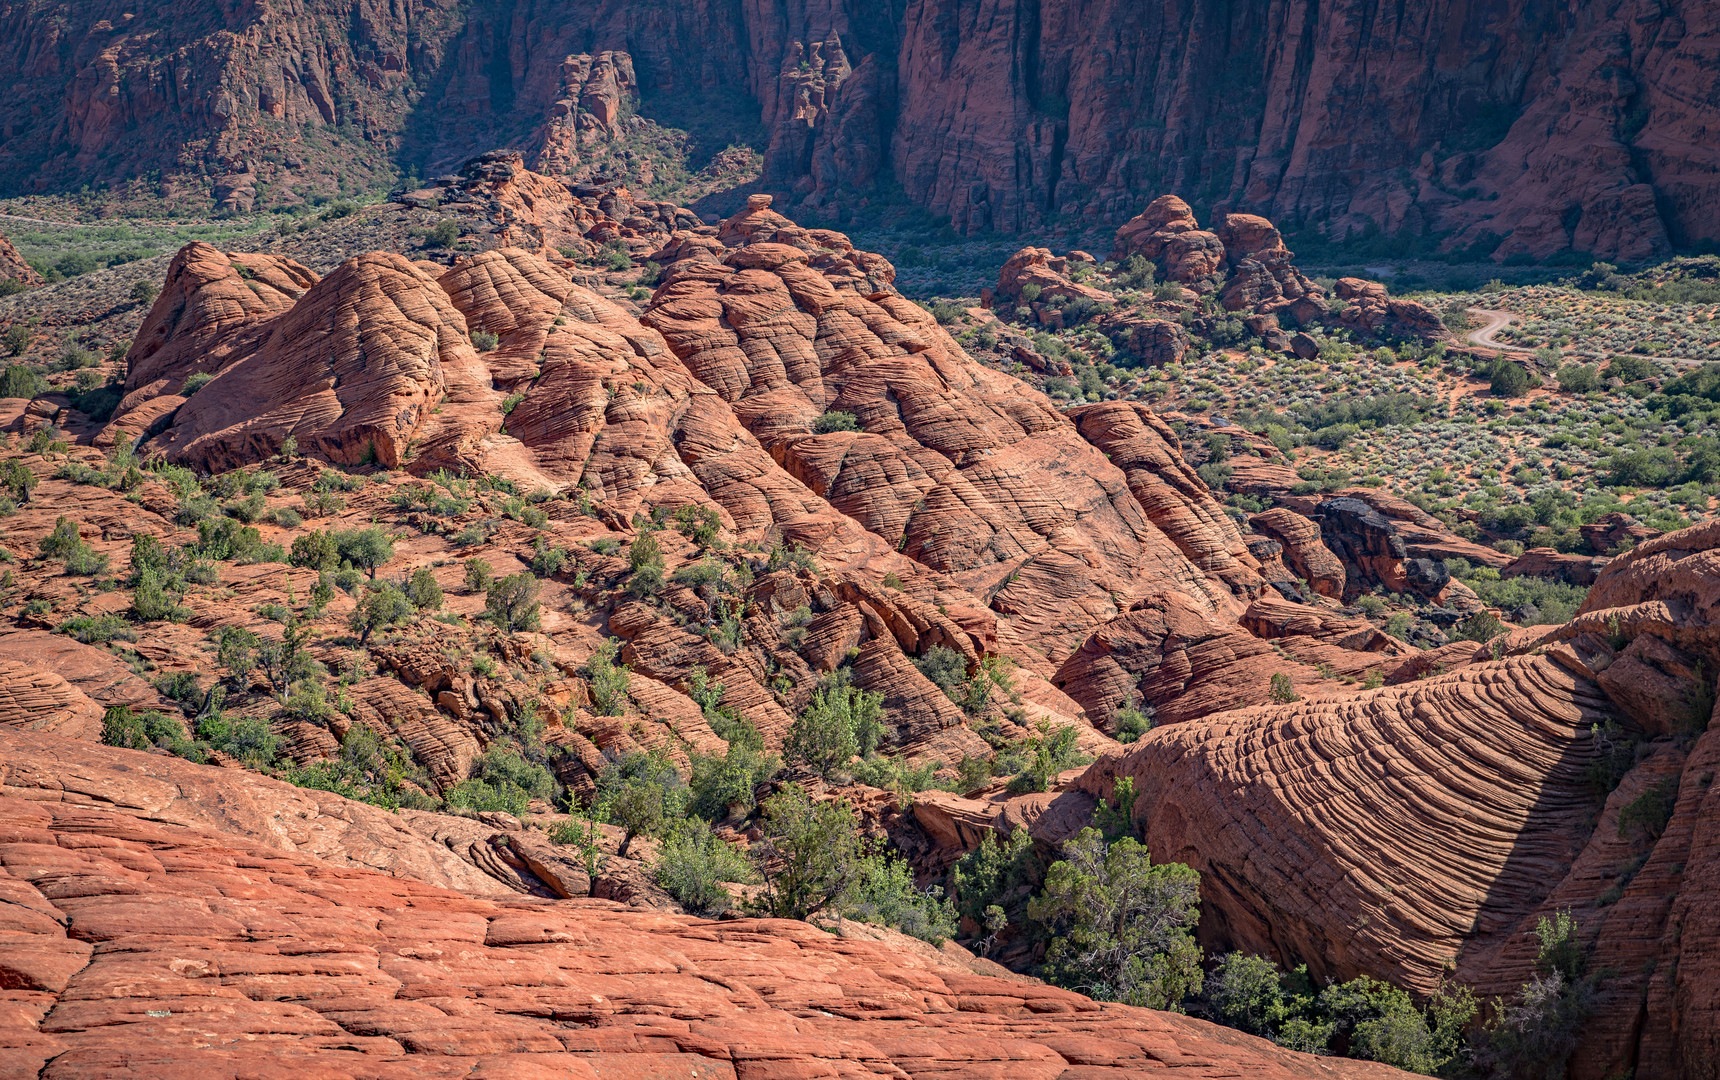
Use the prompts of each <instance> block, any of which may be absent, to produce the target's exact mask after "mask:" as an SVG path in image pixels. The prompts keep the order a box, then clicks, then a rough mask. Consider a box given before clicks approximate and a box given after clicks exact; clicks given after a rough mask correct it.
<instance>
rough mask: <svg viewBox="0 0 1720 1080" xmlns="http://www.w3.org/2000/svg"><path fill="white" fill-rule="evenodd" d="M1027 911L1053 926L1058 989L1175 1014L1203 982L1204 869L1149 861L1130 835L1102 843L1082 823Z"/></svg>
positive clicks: (1049, 957) (1051, 956) (1051, 972)
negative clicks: (1199, 940) (1198, 934)
mask: <svg viewBox="0 0 1720 1080" xmlns="http://www.w3.org/2000/svg"><path fill="white" fill-rule="evenodd" d="M1027 911H1028V917H1029V918H1031V919H1033V920H1034V921H1035V922H1038V923H1040V924H1042V925H1044V926H1045V927H1046V928H1047V929H1048V930H1049V931H1050V932H1051V935H1052V940H1051V947H1050V949H1048V950H1047V951H1046V954H1045V957H1046V967H1045V973H1046V976H1047V978H1048V979H1049V981H1051V982H1053V983H1056V984H1057V985H1058V986H1063V987H1067V988H1069V989H1074V990H1079V991H1080V992H1082V993H1085V994H1087V995H1088V996H1090V997H1095V998H1099V999H1100V1000H1104V1001H1121V1002H1124V1003H1125V1004H1129V1005H1140V1006H1144V1007H1146V1008H1150V1009H1165V1010H1171V1011H1177V1010H1180V1009H1181V1007H1182V1001H1183V999H1184V998H1186V997H1188V996H1189V995H1190V994H1192V993H1198V992H1199V990H1200V988H1201V967H1200V961H1201V954H1200V947H1199V946H1198V945H1196V944H1195V940H1194V927H1195V923H1196V921H1197V920H1198V918H1199V915H1200V875H1199V874H1197V873H1196V872H1195V871H1194V870H1192V869H1190V868H1189V867H1187V866H1184V865H1183V864H1181V863H1164V864H1159V865H1155V864H1154V863H1153V861H1152V857H1151V856H1150V855H1149V854H1148V852H1147V849H1146V848H1145V847H1143V846H1142V845H1141V844H1139V843H1137V842H1136V841H1134V840H1133V839H1129V838H1124V839H1121V840H1118V841H1117V842H1116V843H1114V844H1110V845H1107V844H1106V843H1105V840H1104V837H1103V836H1102V835H1101V834H1100V832H1099V830H1098V829H1092V828H1088V829H1083V830H1081V833H1080V835H1079V836H1077V837H1076V838H1075V839H1073V840H1071V841H1069V842H1068V843H1066V844H1065V845H1064V847H1063V858H1062V859H1061V860H1059V861H1058V862H1055V863H1053V864H1052V865H1051V867H1050V869H1049V870H1047V871H1046V874H1045V886H1044V889H1043V890H1042V891H1041V892H1040V894H1039V895H1038V896H1036V897H1034V899H1033V900H1032V902H1031V903H1029V904H1028V908H1027Z"/></svg>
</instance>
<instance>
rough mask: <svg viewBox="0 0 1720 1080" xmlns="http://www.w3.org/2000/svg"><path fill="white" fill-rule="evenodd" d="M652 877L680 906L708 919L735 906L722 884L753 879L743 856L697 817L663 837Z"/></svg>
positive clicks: (684, 822)
mask: <svg viewBox="0 0 1720 1080" xmlns="http://www.w3.org/2000/svg"><path fill="white" fill-rule="evenodd" d="M652 876H653V877H655V878H656V880H657V884H659V885H661V886H662V887H663V888H664V890H665V891H667V892H668V894H669V895H670V896H673V897H674V898H675V899H676V900H677V901H679V902H680V904H681V906H682V907H684V908H686V909H687V910H688V911H690V912H692V913H693V914H695V915H704V916H707V917H708V916H714V915H718V914H720V913H722V912H724V911H726V910H728V909H729V908H730V907H731V906H732V905H733V903H734V898H733V897H731V896H730V895H729V891H728V890H727V889H725V888H723V886H722V883H723V882H725V881H733V882H739V883H743V884H745V883H750V882H752V881H754V880H755V879H756V875H755V874H754V873H753V868H752V864H751V863H750V862H748V861H747V858H746V856H745V855H743V854H742V853H741V852H739V851H738V850H736V849H735V848H734V847H732V846H730V845H729V844H728V843H726V842H724V841H723V840H722V839H721V838H719V837H718V836H717V835H716V834H715V833H713V832H712V831H711V827H710V826H709V825H708V824H706V823H705V822H704V821H701V820H699V819H697V818H694V819H691V820H687V821H682V822H679V823H678V824H677V825H676V827H675V828H673V829H671V830H669V832H668V833H667V834H666V835H665V836H664V837H663V839H662V841H661V842H660V843H659V844H658V847H657V859H656V861H655V863H654V864H653V865H652Z"/></svg>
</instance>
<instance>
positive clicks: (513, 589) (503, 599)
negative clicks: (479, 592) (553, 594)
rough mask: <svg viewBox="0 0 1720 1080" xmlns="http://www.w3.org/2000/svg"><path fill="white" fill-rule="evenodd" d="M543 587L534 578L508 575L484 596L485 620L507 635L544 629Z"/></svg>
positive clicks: (500, 579) (497, 580)
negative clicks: (541, 598) (541, 600)
mask: <svg viewBox="0 0 1720 1080" xmlns="http://www.w3.org/2000/svg"><path fill="white" fill-rule="evenodd" d="M542 591H543V587H542V586H541V585H539V584H538V579H537V578H535V577H533V576H532V575H531V574H509V575H508V576H507V577H504V578H497V579H496V580H495V581H493V582H491V583H490V588H489V591H488V592H487V593H486V594H485V596H484V617H485V618H486V619H488V620H490V621H491V622H492V623H494V624H495V625H496V626H497V627H499V628H501V630H502V631H503V632H505V633H509V634H511V633H514V632H515V631H519V630H536V629H538V628H539V627H540V626H541V625H542V621H543V620H542V613H541V611H542V609H541V605H540V604H539V602H538V595H539V593H541V592H542Z"/></svg>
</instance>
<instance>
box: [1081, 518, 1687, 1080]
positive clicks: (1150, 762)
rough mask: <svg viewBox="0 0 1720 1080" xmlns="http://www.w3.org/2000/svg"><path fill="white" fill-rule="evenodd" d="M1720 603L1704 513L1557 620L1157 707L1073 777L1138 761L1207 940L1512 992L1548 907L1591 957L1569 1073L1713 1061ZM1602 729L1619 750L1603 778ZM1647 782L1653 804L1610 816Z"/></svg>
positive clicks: (1153, 830) (1159, 854)
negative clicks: (1366, 681) (1379, 666)
mask: <svg viewBox="0 0 1720 1080" xmlns="http://www.w3.org/2000/svg"><path fill="white" fill-rule="evenodd" d="M1250 621H1251V622H1254V621H1257V620H1250ZM1717 622H1720V526H1717V525H1712V524H1710V525H1701V526H1696V527H1693V528H1690V529H1685V530H1683V531H1681V532H1677V533H1671V534H1668V535H1666V536H1662V537H1659V538H1656V539H1653V540H1650V541H1647V542H1645V543H1643V544H1641V545H1640V546H1638V547H1637V548H1635V549H1634V550H1632V551H1631V552H1629V553H1628V554H1626V555H1624V556H1621V557H1619V558H1618V559H1615V560H1614V561H1613V562H1612V563H1610V564H1609V565H1608V566H1607V567H1606V568H1605V569H1604V570H1603V571H1602V572H1601V573H1600V576H1599V579H1598V580H1597V582H1596V584H1595V586H1594V588H1593V589H1592V590H1591V591H1590V593H1589V597H1588V600H1587V602H1586V604H1585V606H1584V609H1583V611H1582V612H1580V613H1579V614H1578V615H1577V616H1576V617H1575V618H1574V619H1573V620H1572V621H1571V622H1570V623H1568V624H1566V625H1564V626H1561V627H1554V628H1529V629H1525V630H1520V631H1516V632H1514V633H1512V634H1511V635H1509V636H1507V637H1504V638H1501V639H1499V641H1498V642H1497V643H1496V645H1497V649H1498V653H1497V654H1496V653H1495V652H1494V650H1492V649H1488V648H1479V649H1478V648H1476V647H1474V646H1466V647H1465V649H1458V648H1456V647H1451V648H1450V649H1448V650H1441V653H1442V654H1444V655H1442V656H1439V659H1440V660H1441V661H1442V663H1440V664H1439V665H1438V666H1435V667H1432V668H1427V667H1426V666H1425V665H1423V670H1422V671H1421V672H1420V673H1419V674H1420V676H1421V677H1420V678H1416V677H1415V676H1414V675H1411V676H1410V678H1411V679H1412V680H1413V681H1406V682H1402V683H1401V684H1399V685H1394V686H1387V687H1384V688H1381V689H1378V690H1373V691H1362V692H1360V693H1349V694H1344V695H1337V694H1307V695H1306V696H1305V700H1302V701H1298V702H1296V703H1293V704H1288V705H1280V706H1268V707H1262V708H1253V709H1243V710H1237V711H1233V712H1225V713H1213V714H1209V715H1206V716H1204V717H1201V718H1198V719H1190V720H1189V721H1188V722H1186V723H1179V724H1173V725H1169V726H1164V727H1160V728H1157V729H1155V730H1153V731H1152V732H1150V733H1148V734H1147V735H1146V736H1143V737H1142V739H1141V740H1140V742H1139V743H1138V744H1137V745H1136V746H1134V747H1131V748H1129V749H1128V750H1126V751H1122V752H1115V753H1113V754H1112V755H1110V756H1108V757H1106V758H1103V759H1101V760H1100V761H1099V762H1098V763H1096V764H1095V765H1094V766H1093V767H1092V768H1091V769H1090V770H1089V771H1088V772H1087V773H1086V774H1085V775H1084V776H1083V777H1082V779H1081V781H1080V784H1079V787H1080V788H1081V789H1082V791H1084V792H1085V793H1086V794H1085V795H1084V796H1083V797H1090V796H1104V795H1106V794H1107V793H1108V792H1109V791H1110V790H1111V788H1112V785H1113V784H1114V783H1115V781H1116V779H1117V778H1119V777H1122V776H1129V777H1132V778H1133V779H1134V782H1135V784H1136V786H1137V789H1138V790H1140V791H1141V792H1142V793H1143V796H1144V797H1143V798H1142V799H1141V801H1140V802H1139V803H1138V804H1137V806H1136V819H1137V821H1138V823H1139V824H1140V825H1141V827H1142V828H1143V830H1144V833H1145V836H1146V839H1147V843H1148V844H1149V846H1150V847H1151V848H1152V851H1153V855H1154V857H1155V858H1158V859H1161V860H1177V861H1183V862H1187V863H1189V864H1190V865H1192V866H1194V867H1196V868H1197V869H1199V870H1200V871H1201V877H1202V901H1203V903H1204V905H1205V907H1204V911H1203V922H1202V934H1203V936H1204V938H1205V939H1206V944H1207V945H1208V947H1209V948H1218V949H1229V948H1237V949H1242V950H1244V951H1248V952H1257V953H1262V954H1266V955H1271V956H1275V957H1277V958H1278V959H1280V960H1282V961H1284V962H1286V963H1291V964H1294V963H1300V962H1306V963H1308V964H1309V967H1310V970H1311V971H1313V972H1314V973H1315V974H1317V975H1323V976H1330V977H1334V978H1338V979H1346V978H1349V977H1351V976H1353V975H1355V974H1358V973H1362V972H1366V973H1368V974H1370V975H1373V976H1375V977H1385V978H1388V979H1390V980H1392V981H1394V982H1397V983H1400V984H1401V985H1405V986H1408V987H1410V988H1411V989H1413V990H1416V991H1421V992H1426V991H1429V990H1431V989H1433V988H1434V987H1435V986H1436V985H1437V984H1438V983H1439V982H1440V980H1441V979H1442V978H1447V977H1452V978H1455V979H1456V980H1457V981H1458V982H1460V983H1463V984H1465V985H1469V986H1472V987H1474V988H1475V989H1476V990H1477V992H1479V993H1481V994H1483V995H1489V996H1491V995H1504V996H1509V995H1512V994H1514V993H1515V992H1516V991H1517V990H1518V989H1519V988H1520V987H1521V986H1522V985H1523V984H1524V983H1525V982H1527V981H1528V978H1529V975H1530V972H1531V971H1532V969H1533V964H1534V960H1535V955H1536V947H1537V945H1536V939H1535V938H1534V935H1533V931H1534V928H1535V925H1536V923H1537V921H1538V920H1539V919H1540V918H1542V917H1544V916H1548V915H1551V914H1553V913H1555V912H1559V911H1569V912H1570V913H1571V914H1572V915H1573V917H1574V919H1575V920H1576V924H1577V927H1578V930H1579V935H1580V938H1581V940H1582V942H1583V944H1584V946H1585V948H1587V949H1588V950H1589V953H1590V955H1589V960H1588V965H1589V970H1590V971H1591V972H1595V973H1599V978H1600V981H1599V983H1598V986H1597V990H1596V996H1595V1000H1594V1008H1593V1011H1592V1013H1591V1015H1590V1016H1589V1018H1588V1019H1587V1020H1586V1021H1585V1024H1584V1028H1583V1032H1582V1041H1581V1044H1580V1045H1579V1047H1578V1049H1577V1051H1576V1054H1575V1056H1574V1057H1573V1058H1572V1073H1571V1075H1572V1076H1573V1077H1575V1078H1577V1080H1601V1078H1603V1077H1606V1076H1616V1075H1620V1074H1622V1073H1624V1072H1626V1071H1628V1070H1632V1069H1634V1070H1635V1074H1636V1075H1638V1076H1643V1077H1648V1076H1653V1077H1712V1076H1715V1075H1716V1072H1715V1068H1716V1062H1720V1052H1717V1051H1720V1008H1717V1007H1716V1004H1715V1002H1716V997H1715V994H1714V986H1715V985H1716V982H1717V980H1720V960H1717V959H1716V958H1717V957H1720V914H1717V913H1720V834H1717V833H1716V831H1715V824H1714V823H1715V822H1716V821H1720V805H1717V804H1716V799H1717V798H1720V796H1717V795H1716V794H1715V791H1716V789H1715V788H1714V786H1713V780H1714V777H1715V776H1716V775H1720V728H1717V727H1716V726H1715V724H1714V717H1715V715H1717V714H1716V712H1715V710H1714V700H1715V673H1716V672H1717V671H1720V638H1717V637H1716V634H1715V630H1714V627H1715V625H1716V623H1717ZM1495 655H1499V658H1498V659H1495V658H1494V657H1495ZM1424 656H1426V657H1429V658H1432V657H1434V656H1435V654H1424ZM1447 667H1449V670H1444V669H1445V668H1447ZM1095 670H1096V672H1097V674H1095V676H1094V677H1095V678H1099V677H1100V676H1102V674H1103V672H1102V671H1098V669H1095ZM1394 681H1395V680H1394ZM1609 723H1616V724H1617V725H1618V727H1617V728H1615V729H1611V730H1610V731H1604V730H1600V729H1599V726H1600V725H1607V724H1609ZM1620 742H1626V743H1629V742H1635V743H1636V744H1637V749H1636V751H1635V754H1634V756H1633V755H1632V754H1631V752H1630V750H1629V747H1628V745H1627V747H1626V751H1625V754H1624V757H1623V760H1622V763H1621V766H1622V768H1623V769H1625V770H1628V771H1626V772H1625V773H1624V775H1623V777H1622V780H1620V781H1619V782H1618V783H1617V786H1616V788H1614V789H1613V790H1611V791H1610V793H1607V791H1606V784H1607V781H1606V776H1607V769H1606V767H1605V765H1604V762H1603V755H1605V754H1606V753H1608V744H1616V743H1620ZM1597 770H1598V771H1597ZM1597 776H1598V777H1599V778H1600V786H1599V788H1597ZM1660 798H1664V799H1665V800H1666V801H1667V805H1668V808H1669V809H1668V813H1667V815H1666V817H1665V818H1664V820H1663V821H1660V822H1658V823H1657V824H1654V825H1651V826H1646V827H1645V826H1641V825H1632V824H1630V821H1629V819H1628V818H1627V816H1626V815H1625V814H1624V811H1625V810H1626V809H1627V808H1629V807H1632V806H1633V805H1634V806H1635V807H1636V808H1637V813H1638V814H1640V811H1641V809H1642V807H1643V806H1644V801H1643V800H1645V799H1660ZM1621 821H1622V822H1624V823H1625V827H1624V828H1622V829H1621Z"/></svg>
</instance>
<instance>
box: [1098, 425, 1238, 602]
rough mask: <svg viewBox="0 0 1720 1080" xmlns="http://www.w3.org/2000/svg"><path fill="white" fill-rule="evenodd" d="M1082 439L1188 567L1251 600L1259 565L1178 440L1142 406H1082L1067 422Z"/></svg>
mask: <svg viewBox="0 0 1720 1080" xmlns="http://www.w3.org/2000/svg"><path fill="white" fill-rule="evenodd" d="M1066 415H1068V416H1069V417H1070V419H1072V420H1074V421H1075V429H1076V430H1077V431H1079V432H1080V433H1081V437H1082V438H1084V439H1086V440H1087V441H1088V442H1090V443H1092V444H1093V445H1094V446H1096V447H1098V448H1099V449H1100V450H1102V451H1104V452H1105V456H1107V457H1109V458H1110V459H1111V462H1112V464H1114V465H1116V466H1117V467H1118V468H1119V469H1122V470H1123V475H1124V477H1126V478H1127V480H1128V484H1129V491H1130V493H1131V494H1133V495H1134V496H1135V500H1136V501H1137V502H1139V503H1140V504H1141V509H1142V510H1144V511H1146V514H1147V517H1148V518H1150V519H1151V520H1152V522H1153V524H1154V525H1157V526H1158V527H1159V529H1160V530H1161V531H1163V532H1164V534H1165V535H1166V536H1167V537H1169V538H1170V540H1171V542H1172V543H1174V544H1176V546H1177V549H1178V550H1179V551H1181V552H1182V553H1183V554H1184V555H1185V556H1187V557H1188V560H1189V561H1190V562H1192V563H1194V564H1195V565H1196V566H1198V567H1200V568H1201V569H1202V570H1204V571H1205V572H1206V573H1208V574H1210V575H1212V576H1213V577H1216V578H1218V579H1219V580H1220V581H1223V582H1224V583H1225V584H1226V585H1229V586H1230V588H1231V590H1232V591H1233V592H1235V593H1237V594H1238V595H1239V596H1248V597H1252V596H1254V595H1255V594H1257V593H1258V592H1259V591H1260V589H1261V586H1262V584H1263V582H1262V580H1261V577H1260V565H1259V563H1258V562H1257V561H1256V560H1255V559H1254V557H1253V556H1252V555H1251V554H1250V553H1249V551H1248V545H1247V543H1246V542H1245V541H1244V540H1243V537H1242V534H1241V532H1239V531H1238V530H1237V528H1236V523H1235V522H1234V521H1233V520H1232V519H1231V517H1230V515H1229V514H1227V513H1225V512H1224V507H1223V506H1222V505H1221V504H1220V503H1219V502H1218V500H1217V499H1215V498H1213V496H1212V492H1211V491H1210V490H1208V488H1207V486H1206V483H1205V482H1204V481H1203V480H1201V478H1200V477H1199V476H1198V475H1196V473H1195V471H1194V469H1192V468H1190V467H1189V465H1188V464H1187V462H1185V461H1184V460H1183V457H1182V454H1181V452H1180V449H1179V447H1178V445H1177V437H1176V434H1175V433H1174V432H1173V431H1171V429H1170V426H1169V425H1167V424H1166V423H1165V422H1164V421H1163V420H1161V419H1159V418H1158V416H1157V415H1155V414H1154V413H1153V411H1152V410H1151V409H1150V408H1148V407H1147V406H1146V405H1144V404H1142V403H1140V402H1123V401H1116V402H1104V403H1101V404H1095V405H1083V406H1080V407H1078V408H1075V409H1071V410H1069V412H1068V413H1067V414H1066Z"/></svg>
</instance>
